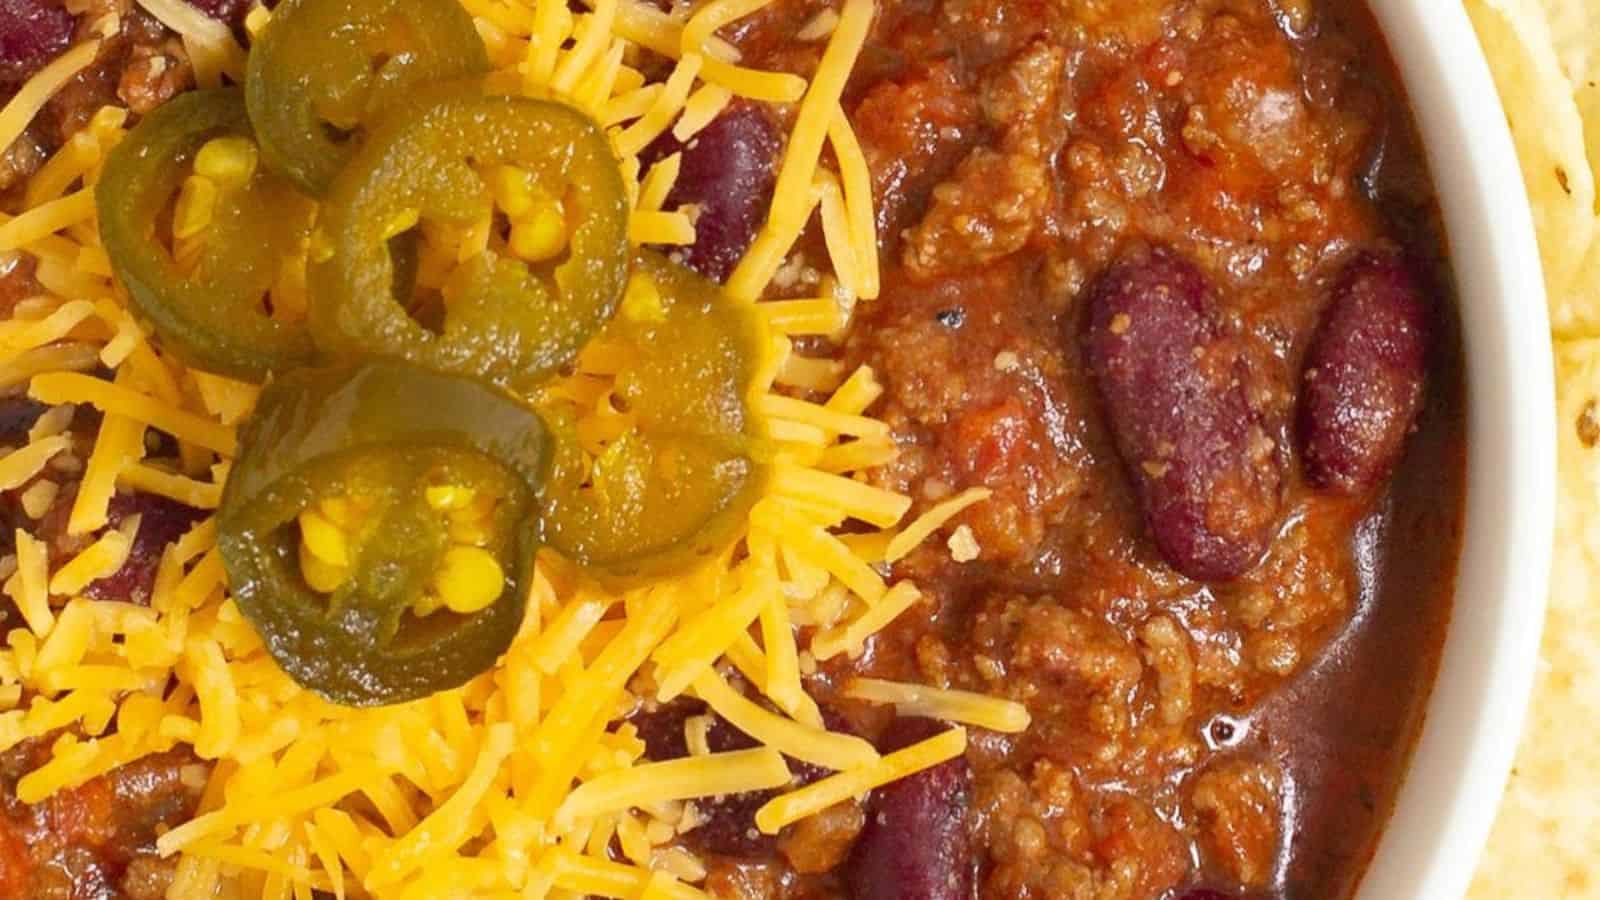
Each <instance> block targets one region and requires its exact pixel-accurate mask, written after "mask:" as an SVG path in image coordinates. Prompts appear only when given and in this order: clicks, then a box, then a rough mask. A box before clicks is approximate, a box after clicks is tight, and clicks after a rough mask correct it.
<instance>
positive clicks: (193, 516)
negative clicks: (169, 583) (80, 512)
mask: <svg viewBox="0 0 1600 900" xmlns="http://www.w3.org/2000/svg"><path fill="white" fill-rule="evenodd" d="M108 513H109V519H110V527H112V528H115V527H117V526H119V525H121V524H122V522H123V520H124V519H126V518H128V517H129V516H134V515H137V516H139V517H140V519H139V531H138V532H137V533H136V534H135V535H134V538H133V547H132V548H130V549H129V550H128V560H127V562H124V563H123V564H122V568H120V569H118V570H117V571H116V572H114V573H112V574H110V575H107V576H106V577H104V578H101V579H99V580H97V581H93V582H90V583H89V585H88V587H86V588H84V591H83V592H84V594H85V595H86V596H88V597H90V598H92V599H95V600H121V601H125V602H128V603H148V602H149V601H150V591H151V589H152V588H153V587H154V586H155V581H156V568H157V567H158V566H159V565H160V564H161V554H162V551H164V550H166V549H167V545H168V544H171V543H172V542H173V541H175V540H177V539H178V538H179V537H181V536H182V535H183V533H184V532H186V531H188V530H189V529H190V527H192V526H193V525H194V523H196V522H198V521H200V519H201V518H202V517H203V516H204V515H205V514H204V513H202V512H201V511H200V510H198V509H195V508H194V507H192V506H188V505H186V504H183V503H179V502H178V501H176V500H169V499H167V498H166V497H158V496H156V495H155V494H117V495H116V496H114V497H112V498H111V506H110V508H109V510H108Z"/></svg>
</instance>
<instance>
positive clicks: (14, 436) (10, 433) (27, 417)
mask: <svg viewBox="0 0 1600 900" xmlns="http://www.w3.org/2000/svg"><path fill="white" fill-rule="evenodd" d="M47 409H49V407H47V406H45V405H44V404H43V403H40V402H39V401H37V400H34V399H33V398H31V397H26V396H23V395H21V394H13V395H11V396H9V397H0V444H23V443H26V442H27V440H28V429H30V428H32V427H33V423H35V422H37V421H39V417H40V416H42V415H44V413H45V410H47Z"/></svg>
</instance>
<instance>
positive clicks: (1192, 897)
mask: <svg viewBox="0 0 1600 900" xmlns="http://www.w3.org/2000/svg"><path fill="white" fill-rule="evenodd" d="M1177 900H1234V897H1233V896H1231V895H1229V894H1224V893H1223V892H1221V891H1214V890H1212V889H1211V888H1193V889H1191V890H1188V891H1185V892H1183V893H1182V894H1179V895H1178V898H1177Z"/></svg>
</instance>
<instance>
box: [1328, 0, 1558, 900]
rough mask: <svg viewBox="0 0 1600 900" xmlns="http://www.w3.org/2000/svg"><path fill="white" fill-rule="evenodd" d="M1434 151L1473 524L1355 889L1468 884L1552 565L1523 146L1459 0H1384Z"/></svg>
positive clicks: (1448, 890)
mask: <svg viewBox="0 0 1600 900" xmlns="http://www.w3.org/2000/svg"><path fill="white" fill-rule="evenodd" d="M1372 8H1373V11H1374V12H1375V13H1376V14H1377V17H1378V20H1379V23H1380V24H1381V25H1382V27H1383V30H1384V33H1385V34H1386V35H1387V37H1388V40H1389V45H1390V49H1391V50H1392V51H1393V54H1394V58H1395V61H1396V62H1397V64H1398V65H1399V67H1400V70H1401V77H1402V78H1403V79H1404V81H1405V85H1406V89H1407V91H1408V92H1409V93H1410V95H1411V104H1412V108H1413V110H1414V111H1415V115H1416V118H1417V124H1418V126H1419V128H1420V129H1421V131H1422V138H1423V142H1424V144H1425V145H1426V147H1427V150H1428V155H1429V159H1430V161H1431V164H1432V167H1433V176H1434V182H1435V184H1436V185H1437V187H1438V191H1439V198H1440V203H1441V205H1442V207H1443V210H1444V217H1445V225H1446V229H1447V230H1448V232H1449V240H1450V249H1451V253H1452V259H1453V262H1454V266H1455V271H1456V276H1457V282H1458V285H1459V287H1460V292H1461V312H1462V320H1463V330H1464V340H1465V345H1466V347H1465V352H1466V361H1467V394H1468V403H1467V407H1468V413H1467V415H1468V423H1467V441H1468V471H1467V507H1466V534H1465V543H1464V546H1463V548H1462V561H1461V570H1460V581H1459V588H1458V591H1457V594H1456V601H1455V613H1454V618H1453V620H1452V622H1451V625H1450V631H1449V636H1448V638H1447V640H1446V643H1445V648H1444V658H1443V660H1442V662H1441V665H1440V669H1439V677H1438V682H1437V684H1436V686H1435V688H1434V692H1433V698H1432V701H1431V702H1430V704H1429V707H1428V714H1427V721H1426V723H1425V725H1424V726H1423V732H1422V737H1421V741H1420V743H1419V744H1418V746H1417V750H1416V756H1415V757H1414V758H1413V760H1412V763H1411V769H1410V772H1409V774H1408V775H1407V777H1406V781H1405V783H1404V785H1403V786H1402V787H1401V790H1400V795H1399V798H1398V801H1397V805H1396V808H1395V812H1394V817H1393V818H1392V819H1391V820H1390V822H1389V825H1388V828H1387V829H1386V831H1385V832H1384V836H1383V839H1382V841H1381V842H1380V844H1379V845H1378V849H1377V853H1376V855H1375V857H1374V858H1373V861H1372V866H1371V868H1370V869H1369V870H1368V872H1367V876H1366V878H1365V880H1364V881H1363V882H1362V887H1361V891H1360V893H1359V894H1358V895H1357V896H1358V898H1359V900H1410V898H1416V900H1456V898H1459V897H1461V896H1463V895H1464V894H1465V893H1466V890H1467V887H1468V884H1469V883H1470V881H1471V878H1472V873H1473V870H1474V869H1475V868H1476V865H1477V860H1478V857H1479V855H1480V854H1481V852H1482V850H1483V845H1484V841H1485V839H1486V838H1487V837H1488V834H1489V828H1490V826H1491V825H1492V824H1493V821H1494V815H1495V810H1496V807H1497V806H1498V805H1499V801H1500V797H1501V794H1502V792H1503V790H1504V787H1505V782H1506V776H1507V774H1508V773H1509V771H1510V768H1511V762H1512V758H1513V756H1514V754H1515V752H1516V746H1517V738H1518V735H1519V733H1520V732H1521V729H1522V722H1523V717H1524V714H1525V713H1526V711H1527V705H1528V696H1529V692H1530V690H1531V688H1532V684H1533V675H1534V667H1535V666H1536V665H1537V663H1538V657H1539V637H1540V632H1541V630H1542V627H1543V622H1544V606H1545V595H1546V589H1547V583H1548V578H1549V563H1550V542H1551V531H1552V527H1553V521H1554V504H1555V472H1556V460H1555V422H1554V417H1555V388H1554V382H1553V377H1552V374H1551V368H1552V364H1551V357H1550V337H1549V323H1548V321H1547V318H1546V315H1545V301H1544V282H1543V278H1542V275H1541V272H1540V267H1539V254H1538V248H1537V246H1536V245H1535V242H1534V233H1533V223H1532V220H1531V217H1530V215H1529V212H1528V202H1527V195H1526V193H1525V191H1524V188H1523V182H1522V175H1521V170H1520V169H1519V168H1518V165H1517V158H1516V152H1515V149H1514V147H1513V146H1512V142H1511V136H1510V133H1509V132H1508V131H1507V128H1506V124H1505V118H1504V114H1503V111H1502V109H1501V106H1500V102H1499V100H1498V96H1497V94H1496V93H1495V87H1494V83H1493V81H1492V80H1491V77H1490V74H1489V69H1488V66H1487V64H1486V63H1485V62H1484V60H1483V55H1482V52H1481V50H1480V49H1479V46H1478V42H1477V38H1476V36H1475V35H1474V33H1473V30H1472V25H1471V22H1470V21H1469V20H1468V19H1467V15H1466V13H1465V11H1464V10H1463V8H1462V6H1461V3H1460V2H1459V0H1372Z"/></svg>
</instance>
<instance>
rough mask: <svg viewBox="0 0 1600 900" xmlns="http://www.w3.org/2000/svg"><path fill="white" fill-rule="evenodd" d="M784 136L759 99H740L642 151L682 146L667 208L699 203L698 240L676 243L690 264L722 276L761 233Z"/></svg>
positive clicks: (651, 157) (648, 155) (662, 153)
mask: <svg viewBox="0 0 1600 900" xmlns="http://www.w3.org/2000/svg"><path fill="white" fill-rule="evenodd" d="M781 149H782V140H781V138H780V137H779V135H778V129H777V127H776V126H775V125H774V124H773V123H772V120H771V119H770V118H769V117H768V116H767V114H766V113H765V112H764V111H763V110H762V109H761V108H760V107H759V106H757V105H756V104H754V103H750V102H746V101H740V100H735V101H734V102H733V103H731V104H729V105H728V107H727V108H726V109H724V110H723V111H722V113H721V114H720V115H718V116H717V117H716V118H715V119H712V120H711V122H710V124H708V125H706V127H704V128H702V129H701V130H700V132H699V133H698V134H696V135H695V136H694V137H692V138H690V139H689V141H688V143H687V144H685V143H683V142H680V141H679V140H678V139H677V138H674V137H673V136H672V133H671V132H667V133H666V134H663V135H662V136H661V137H659V138H657V139H656V140H655V142H654V143H652V144H651V145H650V146H649V147H647V148H646V149H645V152H644V153H643V154H641V161H642V162H643V163H645V164H646V165H649V164H651V163H654V162H655V161H657V160H660V159H663V158H665V157H667V156H670V155H672V154H673V153H678V152H680V151H681V152H682V153H683V161H682V163H681V165H680V167H679V169H678V180H677V181H676V182H674V183H673V187H672V190H671V191H670V192H669V193H668V194H667V200H666V204H665V206H666V208H667V209H676V208H677V207H679V206H681V205H683V204H686V203H692V204H694V205H695V206H697V207H698V208H699V210H700V212H699V215H698V217H697V218H696V219H695V223H694V234H695V240H694V244H692V245H690V246H688V247H681V248H676V249H675V250H673V251H672V252H673V257H674V258H679V257H680V254H681V262H683V264H684V265H686V266H688V267H689V268H691V269H693V270H695V271H696V272H699V273H700V274H701V275H704V276H706V277H707V278H711V279H715V280H716V281H722V280H724V279H726V278H727V277H728V275H729V274H731V273H732V272H733V267H734V266H736V265H738V263H739V259H740V257H742V256H744V252H745V251H746V250H748V249H749V248H750V243H751V241H753V240H755V236H756V231H757V229H759V228H760V227H761V223H762V219H763V216H764V215H765V214H766V210H767V207H768V206H769V205H770V204H771V202H772V187H773V184H774V182H775V181H776V180H777V159H778V152H779V151H780V150H781Z"/></svg>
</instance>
